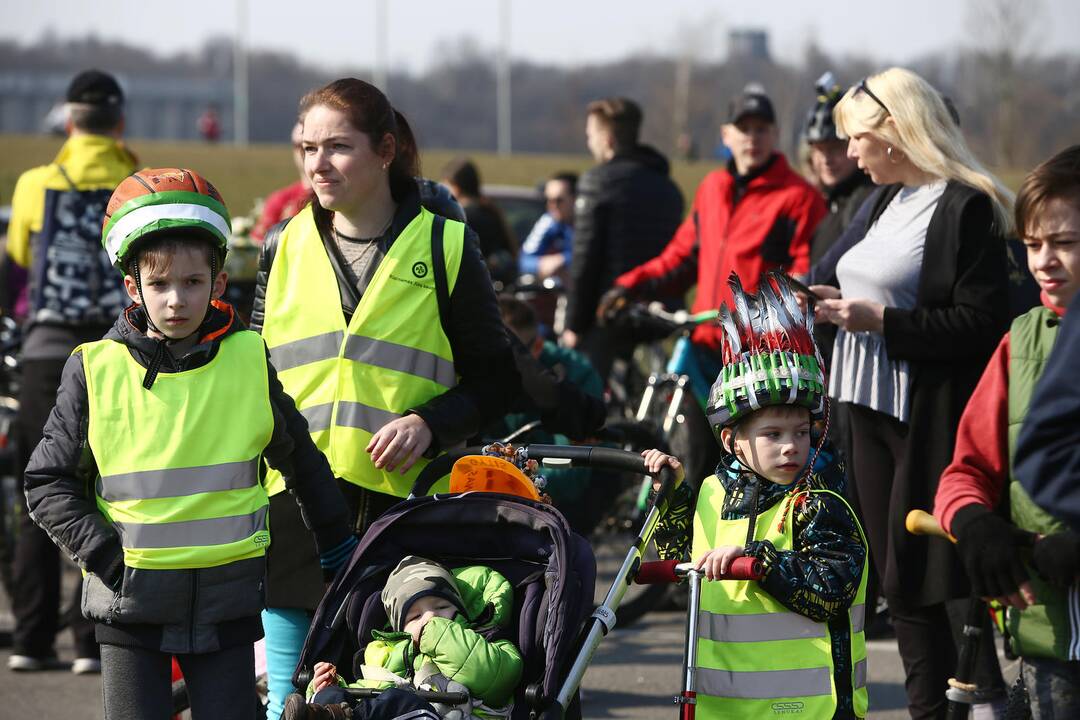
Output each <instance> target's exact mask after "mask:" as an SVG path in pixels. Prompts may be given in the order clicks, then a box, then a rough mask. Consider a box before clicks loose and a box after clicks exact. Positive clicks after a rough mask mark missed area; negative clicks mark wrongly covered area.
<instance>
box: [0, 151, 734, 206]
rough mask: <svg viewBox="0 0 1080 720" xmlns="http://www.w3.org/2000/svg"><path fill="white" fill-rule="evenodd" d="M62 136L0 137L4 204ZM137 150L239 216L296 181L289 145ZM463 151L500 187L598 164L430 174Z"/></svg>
mask: <svg viewBox="0 0 1080 720" xmlns="http://www.w3.org/2000/svg"><path fill="white" fill-rule="evenodd" d="M61 144H62V139H60V138H52V137H46V136H42V135H0V158H2V159H0V205H7V204H10V202H11V193H12V190H13V189H14V187H15V181H16V180H17V179H18V177H19V174H20V173H21V172H23V171H24V170H26V169H27V168H31V167H33V166H35V165H41V164H44V163H48V162H50V161H51V160H52V159H53V158H54V157H55V156H56V153H57V151H58V150H59V148H60V145H61ZM130 146H131V149H132V150H133V151H134V152H135V153H136V155H138V157H139V162H140V163H141V164H142V165H143V166H144V167H167V166H181V167H189V168H191V169H193V170H198V171H199V172H201V173H202V174H204V175H205V176H206V177H207V178H209V179H210V181H211V182H213V183H214V184H215V185H216V186H217V187H218V190H219V191H220V192H221V194H222V195H223V196H224V198H225V202H226V204H227V205H228V207H229V209H230V210H231V211H232V212H233V213H234V214H237V215H239V214H246V213H248V212H249V211H250V210H251V208H252V206H253V205H254V202H255V200H256V198H261V197H265V196H266V195H267V194H268V193H270V192H271V191H273V190H276V189H277V188H279V187H282V186H284V185H287V184H289V183H291V182H293V181H294V180H295V175H296V170H295V169H294V167H293V164H292V158H291V157H290V150H289V147H288V145H286V144H281V145H252V146H249V147H247V148H243V149H241V148H235V147H233V146H231V145H207V144H205V143H194V142H159V141H149V140H132V141H131V142H130ZM459 155H467V156H468V157H471V158H472V159H473V160H474V161H475V162H476V163H477V165H478V166H479V168H480V173H481V175H482V177H483V178H484V182H486V183H492V184H499V185H535V184H536V183H538V182H540V181H542V180H543V179H544V178H546V177H547V176H548V175H550V174H552V173H554V172H556V171H559V170H573V171H577V172H581V171H583V170H585V169H587V168H588V167H589V166H591V165H592V160H591V159H590V158H589V157H588V156H587V155H585V154H584V153H583V154H581V155H537V154H524V153H522V154H517V155H512V156H509V157H500V156H499V155H496V154H494V153H490V152H466V153H463V152H456V151H444V150H432V151H430V152H425V153H423V155H422V156H421V161H422V163H423V171H424V174H425V175H426V176H427V177H432V178H436V179H437V178H438V175H439V173H440V171H441V170H442V167H443V165H445V164H446V163H447V162H448V161H449V160H450V159H451V158H454V157H457V156H459ZM714 167H716V165H714V164H712V163H705V162H700V163H678V164H676V165H675V167H674V176H675V181H676V182H677V183H678V184H679V186H680V187H681V188H682V191H683V195H684V196H686V197H687V198H691V197H693V193H694V188H696V187H697V184H698V183H699V182H700V181H701V179H702V178H703V177H705V174H706V173H707V172H709V171H710V170H712V169H713V168H714Z"/></svg>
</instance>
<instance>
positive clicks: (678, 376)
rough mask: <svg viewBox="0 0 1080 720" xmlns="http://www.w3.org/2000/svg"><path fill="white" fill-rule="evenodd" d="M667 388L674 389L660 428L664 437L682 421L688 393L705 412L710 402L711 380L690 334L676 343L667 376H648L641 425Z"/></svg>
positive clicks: (638, 415)
mask: <svg viewBox="0 0 1080 720" xmlns="http://www.w3.org/2000/svg"><path fill="white" fill-rule="evenodd" d="M667 385H673V386H674V388H673V390H672V393H671V399H670V400H669V401H668V404H667V409H666V410H665V411H664V420H663V422H662V424H661V430H662V431H663V432H664V434H665V435H667V434H669V433H670V432H671V429H672V428H673V427H674V426H675V423H676V422H682V421H683V418H682V417H681V416H680V415H679V408H681V407H682V401H683V398H684V397H685V396H686V392H687V390H688V389H689V391H690V393H691V394H692V396H693V397H694V400H695V401H697V404H698V405H699V406H701V408H702V409H703V410H704V409H705V405H706V403H707V402H708V397H709V388H710V386H711V385H712V380H710V379H708V378H706V377H705V374H704V373H703V372H702V370H701V366H700V364H699V363H698V361H697V358H695V357H694V347H693V343H691V341H690V334H689V333H684V334H683V335H681V336H680V337H679V338H678V339H677V340H676V341H675V347H674V348H673V350H672V353H671V358H670V359H669V360H668V363H667V367H666V368H665V369H664V372H662V373H656V372H654V373H652V374H651V375H649V380H648V383H647V385H646V386H645V391H644V392H643V393H642V394H641V401H640V402H639V403H638V409H637V413H636V415H635V419H636V420H638V421H639V422H640V421H643V420H646V419H647V418H648V417H649V411H650V410H651V409H652V404H653V399H654V398H655V397H656V392H657V390H658V389H659V388H661V387H664V386H667Z"/></svg>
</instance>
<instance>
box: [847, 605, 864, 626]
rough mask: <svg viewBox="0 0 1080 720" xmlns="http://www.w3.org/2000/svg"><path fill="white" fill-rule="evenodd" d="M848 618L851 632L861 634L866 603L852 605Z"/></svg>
mask: <svg viewBox="0 0 1080 720" xmlns="http://www.w3.org/2000/svg"><path fill="white" fill-rule="evenodd" d="M848 617H849V618H851V632H853V633H861V632H862V631H863V627H864V626H865V625H866V603H860V604H858V605H852V606H851V609H850V610H848Z"/></svg>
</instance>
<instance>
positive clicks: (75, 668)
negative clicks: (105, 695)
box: [71, 658, 101, 675]
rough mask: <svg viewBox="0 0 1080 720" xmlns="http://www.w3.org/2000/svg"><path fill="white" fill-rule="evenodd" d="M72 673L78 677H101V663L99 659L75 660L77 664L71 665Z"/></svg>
mask: <svg viewBox="0 0 1080 720" xmlns="http://www.w3.org/2000/svg"><path fill="white" fill-rule="evenodd" d="M71 672H73V673H75V674H76V675H99V674H100V673H101V661H100V660H98V659H97V658H75V662H73V663H71Z"/></svg>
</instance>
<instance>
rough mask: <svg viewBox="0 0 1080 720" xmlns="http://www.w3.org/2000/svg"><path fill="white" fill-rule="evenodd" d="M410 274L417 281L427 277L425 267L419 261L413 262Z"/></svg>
mask: <svg viewBox="0 0 1080 720" xmlns="http://www.w3.org/2000/svg"><path fill="white" fill-rule="evenodd" d="M412 274H413V275H414V276H416V278H418V279H419V278H425V277H427V265H426V264H425V263H423V262H420V261H417V262H414V263H413V266H412Z"/></svg>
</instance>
